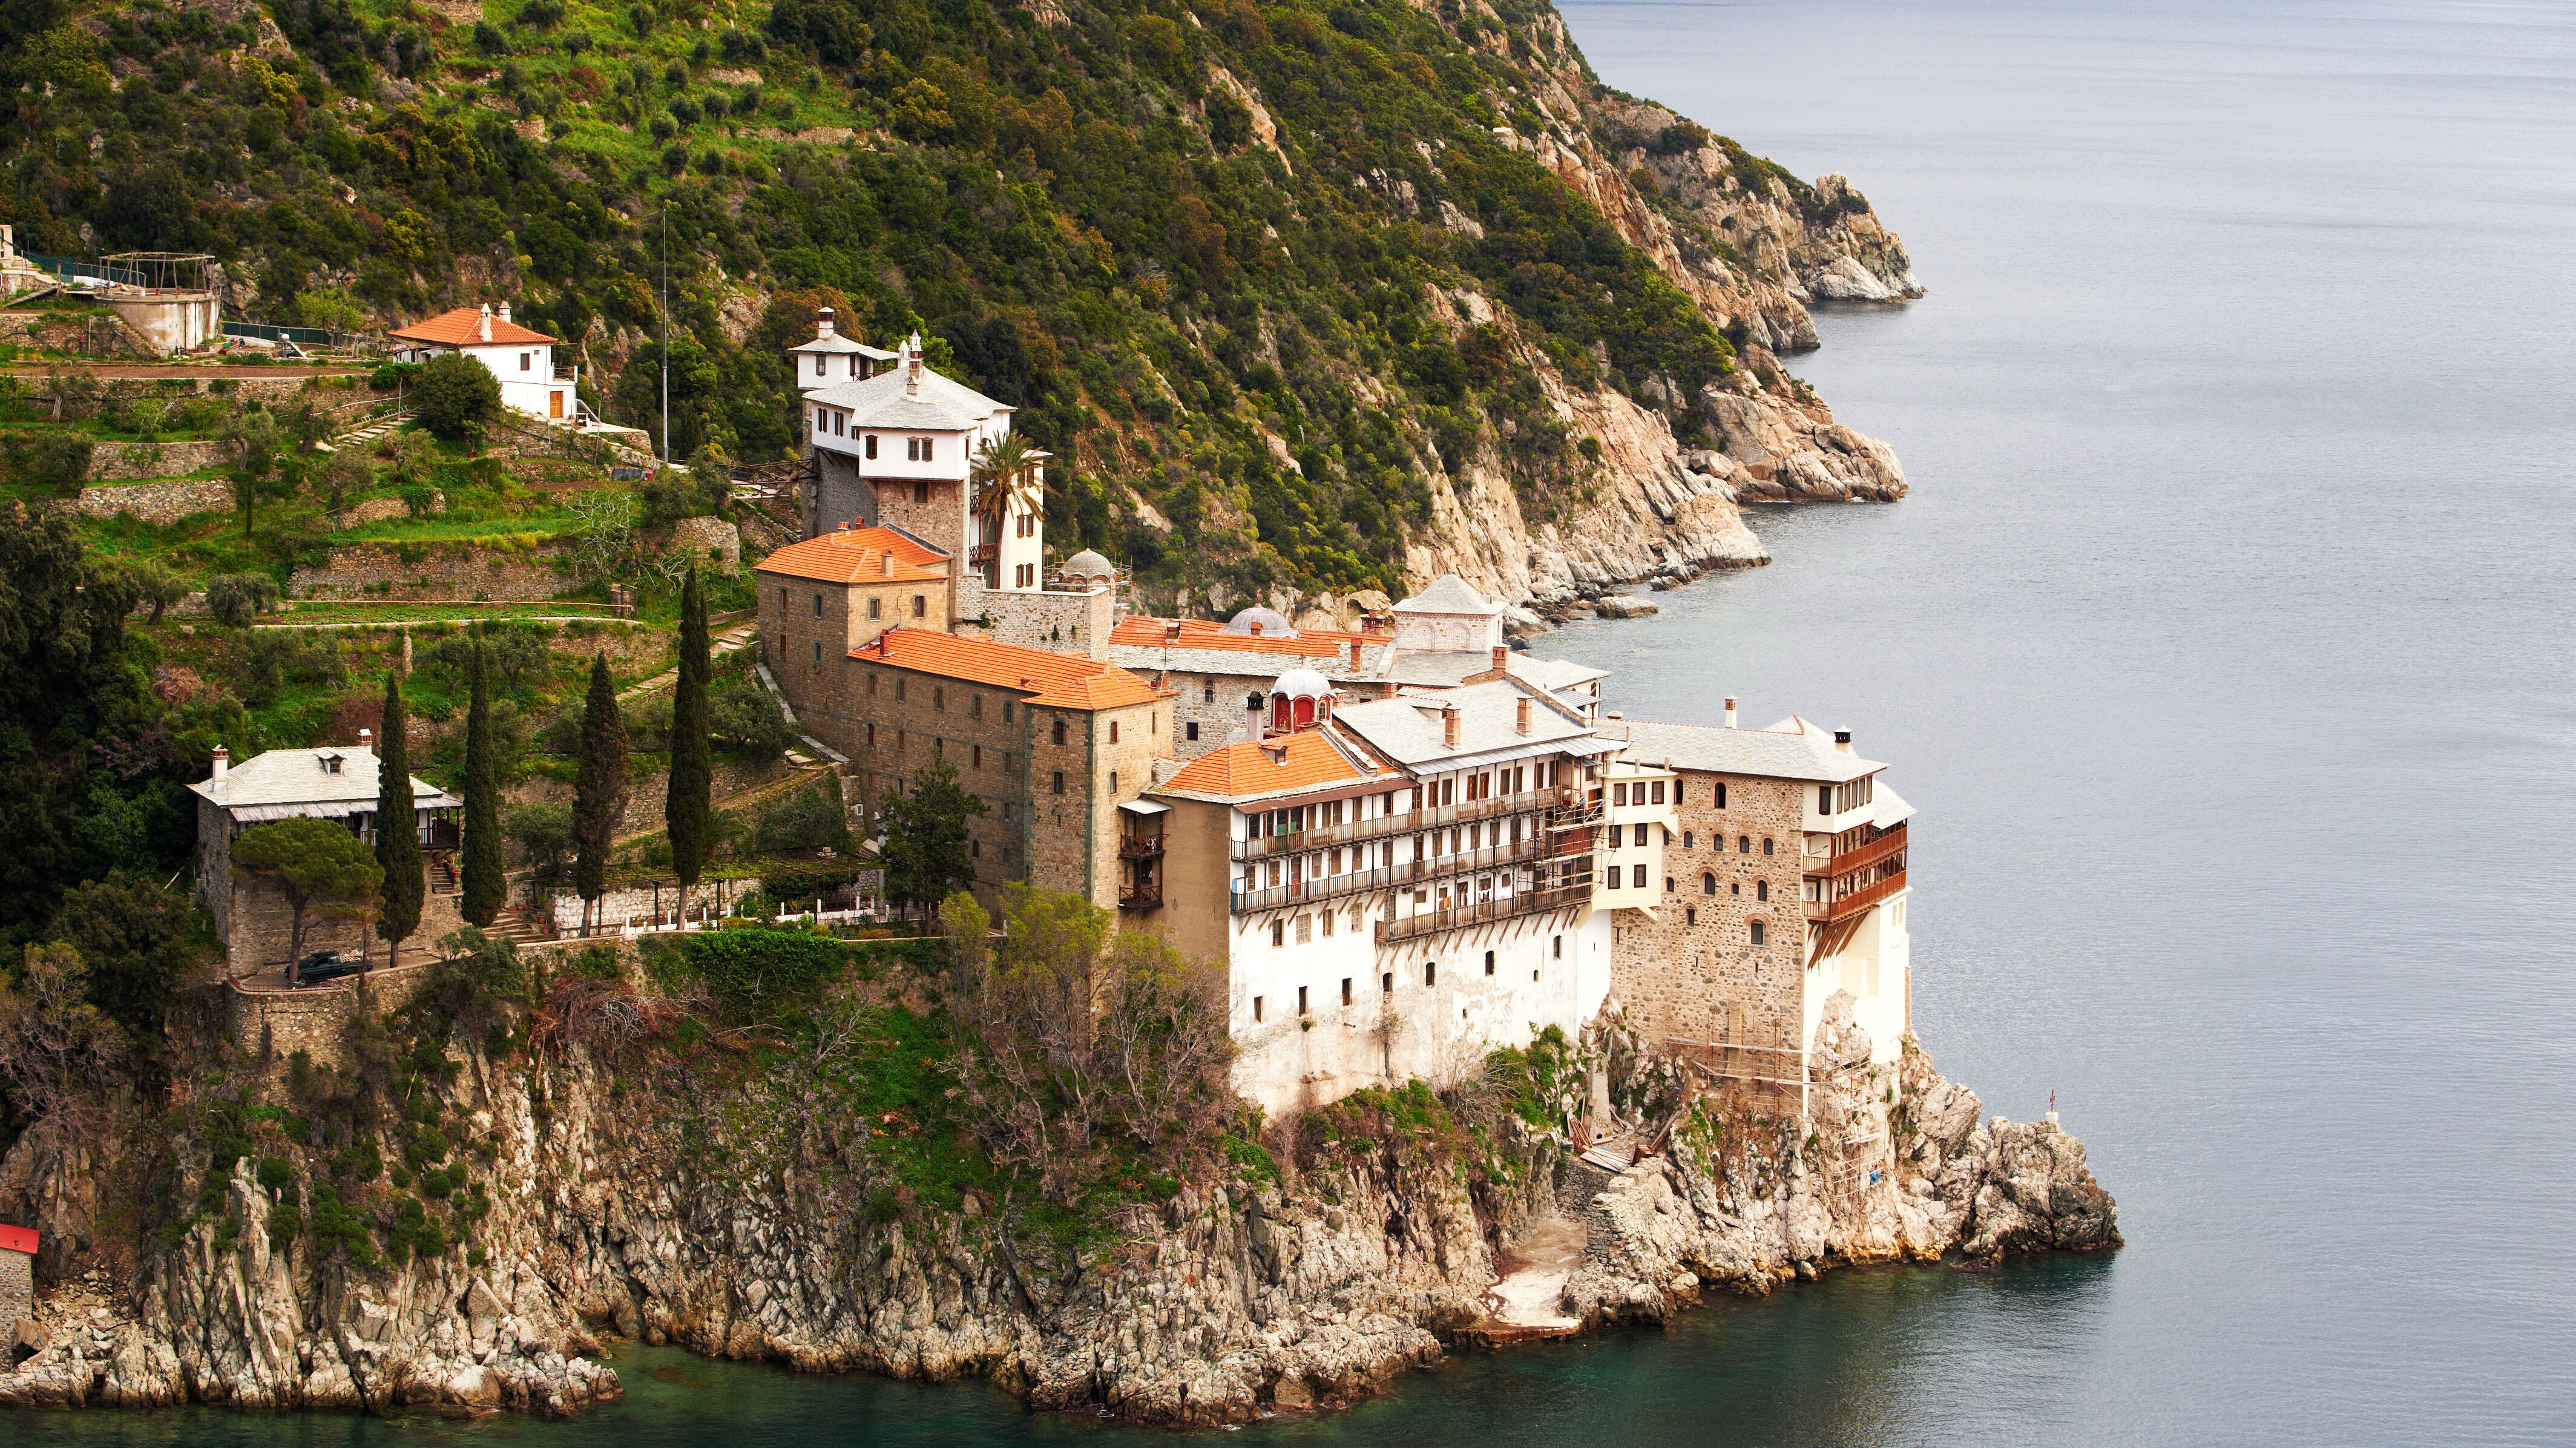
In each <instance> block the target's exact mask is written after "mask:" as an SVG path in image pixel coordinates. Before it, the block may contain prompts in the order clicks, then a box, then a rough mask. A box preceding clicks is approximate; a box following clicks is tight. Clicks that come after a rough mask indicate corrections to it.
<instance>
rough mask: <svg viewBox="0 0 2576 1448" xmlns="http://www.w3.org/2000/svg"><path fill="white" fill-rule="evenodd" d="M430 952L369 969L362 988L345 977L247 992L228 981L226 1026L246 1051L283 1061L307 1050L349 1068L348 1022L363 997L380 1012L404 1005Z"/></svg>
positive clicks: (318, 1059)
mask: <svg viewBox="0 0 2576 1448" xmlns="http://www.w3.org/2000/svg"><path fill="white" fill-rule="evenodd" d="M426 955H427V952H426V951H424V952H422V957H423V958H418V959H415V960H414V961H413V962H412V963H411V964H409V965H404V966H399V967H391V968H386V969H381V970H372V971H369V972H368V973H367V975H366V983H365V985H364V986H363V987H361V986H360V985H359V984H358V982H357V981H356V980H355V979H352V978H345V977H344V978H343V979H340V980H337V981H334V982H332V983H331V984H329V985H317V986H308V987H306V988H305V989H303V990H262V989H252V990H244V989H242V987H241V985H240V983H239V982H237V981H226V982H225V983H224V1025H225V1027H226V1029H227V1030H228V1031H229V1032H230V1034H231V1036H232V1039H233V1043H234V1044H235V1045H238V1046H240V1047H241V1048H243V1049H244V1050H248V1051H256V1052H261V1053H264V1054H267V1055H270V1056H273V1057H276V1058H277V1059H280V1060H283V1059H285V1058H286V1057H288V1056H291V1055H293V1054H295V1053H296V1052H297V1051H302V1052H303V1053H304V1054H305V1055H306V1057H308V1058H309V1059H311V1061H312V1062H313V1064H315V1065H317V1066H346V1065H348V1064H349V1023H350V1022H351V1021H353V1020H355V1019H356V1018H357V1014H358V1008H359V1002H360V999H361V997H362V996H363V998H364V1000H365V1002H366V1007H367V1009H368V1010H369V1011H370V1012H371V1013H373V1014H376V1015H382V1014H383V1013H384V1012H386V1011H389V1010H391V1009H393V1008H394V1007H395V1006H398V1005H400V1004H402V1003H403V1001H404V1000H405V999H406V998H408V997H409V996H410V995H411V992H412V990H413V988H414V987H415V986H417V985H418V984H419V983H420V974H421V972H422V971H424V970H426V969H428V968H429V962H428V960H427V959H426V958H425V957H426Z"/></svg>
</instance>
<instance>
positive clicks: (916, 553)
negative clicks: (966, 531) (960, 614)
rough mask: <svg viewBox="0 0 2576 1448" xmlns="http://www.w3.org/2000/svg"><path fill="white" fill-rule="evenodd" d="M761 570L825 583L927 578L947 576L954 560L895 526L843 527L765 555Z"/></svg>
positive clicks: (891, 581) (938, 579) (920, 580)
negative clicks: (891, 562) (889, 561)
mask: <svg viewBox="0 0 2576 1448" xmlns="http://www.w3.org/2000/svg"><path fill="white" fill-rule="evenodd" d="M889 558H891V559H893V560H894V567H893V568H892V569H888V568H887V567H886V560H887V559H889ZM757 571H759V572H762V573H776V574H780V575H783V576H785V577H788V578H811V579H814V580H816V581H817V582H821V583H872V582H873V583H889V582H890V583H922V582H932V581H940V580H945V579H946V578H947V577H948V560H947V558H945V557H944V556H942V555H941V554H940V553H939V552H937V551H936V550H934V549H931V548H926V547H924V546H922V545H921V544H919V543H916V542H914V541H913V540H912V539H910V538H907V537H905V536H904V535H903V534H901V533H898V532H896V531H895V530H893V529H892V528H843V529H840V530H838V531H836V532H831V533H825V534H823V535H822V536H820V537H816V538H808V539H806V540H805V541H804V542H802V543H790V544H788V545H787V546H786V547H784V548H781V549H779V550H778V551H777V552H775V553H772V554H770V555H769V556H768V557H766V558H764V559H762V560H760V567H759V569H758V570H757Z"/></svg>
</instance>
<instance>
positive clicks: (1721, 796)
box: [1717, 779, 1726, 809]
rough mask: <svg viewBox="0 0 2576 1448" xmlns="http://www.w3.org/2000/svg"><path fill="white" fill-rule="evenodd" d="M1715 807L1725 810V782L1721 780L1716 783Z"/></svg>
mask: <svg viewBox="0 0 2576 1448" xmlns="http://www.w3.org/2000/svg"><path fill="white" fill-rule="evenodd" d="M1717 807H1718V808H1719V809H1724V808H1726V781H1725V780H1722V779H1721V780H1719V781H1718V782H1717Z"/></svg>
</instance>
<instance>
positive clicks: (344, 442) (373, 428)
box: [331, 407, 412, 448]
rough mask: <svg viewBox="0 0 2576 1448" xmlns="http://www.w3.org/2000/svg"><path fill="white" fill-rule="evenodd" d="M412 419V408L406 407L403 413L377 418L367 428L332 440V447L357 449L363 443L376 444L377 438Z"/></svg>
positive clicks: (343, 434) (346, 433)
mask: <svg viewBox="0 0 2576 1448" xmlns="http://www.w3.org/2000/svg"><path fill="white" fill-rule="evenodd" d="M411 419H412V411H411V409H410V408H408V407H406V408H404V409H403V410H402V411H400V412H397V413H395V414H393V415H392V416H390V417H380V418H377V419H376V420H375V421H373V422H370V423H368V424H367V425H366V426H365V427H362V428H359V429H358V430H357V431H355V432H345V433H342V434H341V435H339V436H338V437H335V438H333V439H331V446H333V447H335V448H340V447H356V446H358V445H359V444H361V443H370V442H374V441H375V440H376V439H377V438H380V437H383V436H384V435H385V434H386V433H389V432H391V431H393V430H394V429H395V428H398V427H400V426H402V425H403V424H404V423H406V422H409V421H411Z"/></svg>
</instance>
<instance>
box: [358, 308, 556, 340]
mask: <svg viewBox="0 0 2576 1448" xmlns="http://www.w3.org/2000/svg"><path fill="white" fill-rule="evenodd" d="M386 335H388V336H391V337H396V338H399V339H400V340H402V341H405V342H435V343H438V344H440V345H442V346H448V347H483V346H492V347H499V346H503V345H505V344H508V343H513V342H552V341H555V340H557V339H556V338H553V337H549V336H547V335H546V334H545V333H543V332H531V331H529V330H528V329H527V328H525V327H522V326H520V325H519V324H518V323H516V322H504V321H502V320H501V319H500V318H499V317H494V318H493V319H492V336H491V338H490V340H489V341H488V342H487V341H486V340H485V338H484V336H483V309H482V308H481V307H455V308H451V309H449V310H447V311H444V312H441V313H439V314H438V315H437V316H435V317H431V318H429V319H427V320H425V321H419V322H414V323H412V324H411V325H410V326H408V327H396V328H395V329H394V330H393V331H391V332H389V333H387V334H386Z"/></svg>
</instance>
